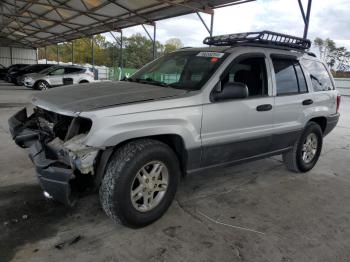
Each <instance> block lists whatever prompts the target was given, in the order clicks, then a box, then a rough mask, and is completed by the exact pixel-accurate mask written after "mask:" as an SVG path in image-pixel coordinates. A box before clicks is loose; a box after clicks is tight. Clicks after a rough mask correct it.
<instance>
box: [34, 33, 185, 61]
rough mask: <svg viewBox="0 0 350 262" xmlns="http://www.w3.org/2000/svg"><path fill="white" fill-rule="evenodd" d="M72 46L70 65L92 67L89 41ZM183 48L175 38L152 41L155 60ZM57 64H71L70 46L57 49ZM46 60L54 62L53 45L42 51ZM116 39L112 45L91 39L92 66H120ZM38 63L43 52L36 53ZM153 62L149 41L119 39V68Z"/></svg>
mask: <svg viewBox="0 0 350 262" xmlns="http://www.w3.org/2000/svg"><path fill="white" fill-rule="evenodd" d="M73 46H74V57H73V62H74V64H91V63H92V44H91V38H89V37H85V38H80V39H76V40H73ZM181 47H183V44H182V42H181V40H180V39H178V38H170V39H169V40H167V41H166V42H165V45H162V44H161V43H160V42H158V41H156V53H157V56H160V55H163V54H166V53H170V52H173V51H175V50H177V49H179V48H181ZM58 53H59V61H61V62H65V63H67V62H71V61H72V43H71V42H66V43H62V44H59V45H58ZM46 57H47V59H48V60H51V61H57V45H51V46H48V47H47V48H46ZM119 58H120V39H119V38H117V41H116V42H113V43H112V42H109V41H107V39H106V37H105V36H103V35H95V36H94V64H95V65H105V66H110V67H114V66H120V61H119ZM39 59H45V51H44V48H40V49H39ZM152 60H153V41H151V40H150V39H149V38H147V37H145V36H143V35H141V34H134V35H132V36H130V37H124V38H123V66H124V67H128V68H141V67H142V66H144V65H145V64H147V63H149V62H150V61H152Z"/></svg>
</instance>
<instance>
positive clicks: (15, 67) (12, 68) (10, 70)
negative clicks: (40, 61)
mask: <svg viewBox="0 0 350 262" xmlns="http://www.w3.org/2000/svg"><path fill="white" fill-rule="evenodd" d="M29 65H30V64H14V65H11V66H9V67H8V68H7V72H6V75H5V80H6V81H7V82H10V83H11V75H13V74H15V73H16V72H18V71H19V70H21V69H23V68H25V67H27V66H29Z"/></svg>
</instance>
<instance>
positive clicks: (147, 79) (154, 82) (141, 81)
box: [133, 78, 170, 87]
mask: <svg viewBox="0 0 350 262" xmlns="http://www.w3.org/2000/svg"><path fill="white" fill-rule="evenodd" d="M133 80H135V81H136V82H138V83H146V84H153V85H158V86H164V87H169V86H170V85H169V84H167V83H165V82H162V81H157V80H154V79H152V78H146V79H142V78H136V79H133Z"/></svg>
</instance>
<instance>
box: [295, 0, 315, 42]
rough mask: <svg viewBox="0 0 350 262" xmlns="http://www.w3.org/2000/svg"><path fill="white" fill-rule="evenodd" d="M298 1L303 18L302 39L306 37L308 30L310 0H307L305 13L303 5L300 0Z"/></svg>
mask: <svg viewBox="0 0 350 262" xmlns="http://www.w3.org/2000/svg"><path fill="white" fill-rule="evenodd" d="M298 3H299V8H300V12H301V15H302V17H303V20H304V34H303V37H304V39H306V38H307V34H308V31H309V24H310V14H311V6H312V0H308V3H307V10H306V14H305V10H304V6H303V4H302V2H301V0H298Z"/></svg>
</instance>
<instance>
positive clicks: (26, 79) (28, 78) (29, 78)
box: [24, 76, 34, 82]
mask: <svg viewBox="0 0 350 262" xmlns="http://www.w3.org/2000/svg"><path fill="white" fill-rule="evenodd" d="M24 81H25V82H33V81H34V80H33V78H31V77H27V76H26V77H25V78H24Z"/></svg>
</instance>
